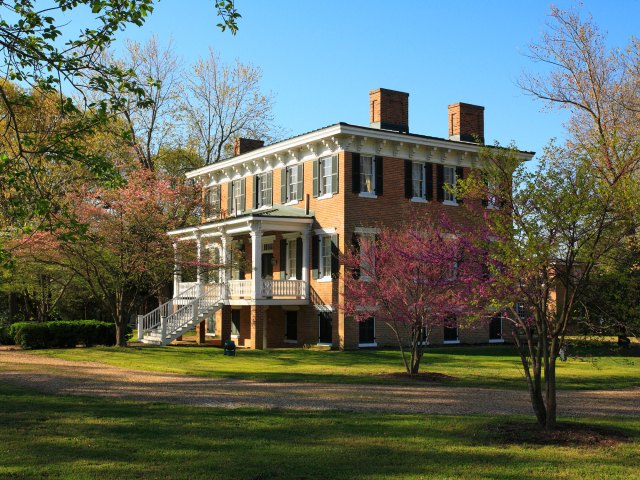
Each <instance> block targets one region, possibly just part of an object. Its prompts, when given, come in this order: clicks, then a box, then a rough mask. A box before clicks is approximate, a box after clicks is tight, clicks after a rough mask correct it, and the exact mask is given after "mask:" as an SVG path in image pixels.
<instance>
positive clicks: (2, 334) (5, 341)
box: [0, 326, 14, 345]
mask: <svg viewBox="0 0 640 480" xmlns="http://www.w3.org/2000/svg"><path fill="white" fill-rule="evenodd" d="M13 344H14V341H13V337H12V336H11V334H10V333H9V327H8V326H0V345H13Z"/></svg>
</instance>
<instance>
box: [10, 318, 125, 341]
mask: <svg viewBox="0 0 640 480" xmlns="http://www.w3.org/2000/svg"><path fill="white" fill-rule="evenodd" d="M9 334H10V335H11V337H13V340H14V342H15V343H16V344H17V345H20V346H21V347H22V348H72V347H75V346H76V345H78V344H84V345H86V346H88V347H90V346H92V345H108V346H111V345H114V344H115V338H116V328H115V325H114V324H113V323H109V322H99V321H96V320H75V321H69V320H61V321H55V322H46V323H31V322H19V323H14V324H13V325H11V328H10V331H9Z"/></svg>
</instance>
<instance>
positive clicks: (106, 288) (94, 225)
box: [21, 170, 199, 346]
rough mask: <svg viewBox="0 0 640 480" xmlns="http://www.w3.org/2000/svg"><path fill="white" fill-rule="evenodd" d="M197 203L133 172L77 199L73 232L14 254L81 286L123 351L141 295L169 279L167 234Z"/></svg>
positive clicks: (172, 186)
mask: <svg viewBox="0 0 640 480" xmlns="http://www.w3.org/2000/svg"><path fill="white" fill-rule="evenodd" d="M198 198H199V195H198V192H197V191H195V189H194V188H193V187H190V186H185V185H183V184H178V183H176V182H172V181H171V179H164V178H162V177H160V176H159V174H157V173H154V172H151V171H149V170H138V171H133V172H130V173H129V174H128V175H127V180H126V184H124V185H122V186H120V187H117V188H111V189H108V188H93V189H89V188H86V189H83V190H82V191H79V192H76V193H75V194H74V199H75V200H74V201H73V202H72V203H73V206H72V213H73V215H74V217H73V221H74V227H73V228H66V229H65V230H56V231H54V233H49V232H40V233H38V234H37V235H32V236H31V237H25V238H24V239H22V244H23V245H22V247H21V248H22V249H23V250H25V251H27V250H28V252H29V254H30V255H31V260H32V261H34V262H37V263H40V264H43V265H56V266H58V267H61V268H63V269H66V270H67V271H69V272H70V273H71V274H73V275H74V276H75V277H77V278H79V279H81V280H82V281H83V283H84V284H85V286H86V288H87V289H88V291H89V292H90V293H91V295H92V296H93V297H95V298H96V299H98V300H99V301H100V303H101V304H102V306H103V308H104V309H105V310H106V311H107V312H109V313H110V315H111V317H112V319H113V321H114V323H115V325H116V334H117V339H116V341H117V345H118V346H125V345H126V327H127V323H128V321H129V318H130V315H131V314H132V313H135V307H136V305H137V304H138V302H139V300H140V297H141V295H144V294H148V293H150V292H151V293H153V292H157V291H158V290H159V289H160V288H162V286H163V285H164V284H165V283H166V280H167V278H170V277H171V274H172V271H173V259H174V257H173V246H172V244H171V240H170V239H169V237H168V236H167V235H166V232H167V231H168V230H171V229H173V228H177V227H179V226H181V224H182V223H183V222H185V220H186V219H187V218H188V217H189V216H190V215H192V214H193V213H194V212H195V211H196V207H197V204H198ZM67 223H68V222H67Z"/></svg>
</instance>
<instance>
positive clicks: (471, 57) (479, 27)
mask: <svg viewBox="0 0 640 480" xmlns="http://www.w3.org/2000/svg"><path fill="white" fill-rule="evenodd" d="M556 4H557V5H559V6H560V7H568V6H570V5H572V4H575V2H567V1H562V2H557V3H556ZM237 7H238V9H239V10H240V12H241V14H242V19H241V20H240V30H239V32H238V34H237V35H236V36H232V35H231V34H230V33H228V32H225V33H222V32H220V31H219V29H218V27H216V24H217V23H218V22H219V19H218V18H217V17H216V15H215V10H214V7H213V1H212V0H188V1H186V0H183V1H175V0H165V1H161V2H160V3H158V4H157V5H156V7H155V11H154V13H153V14H152V16H151V17H150V18H149V20H148V21H147V23H146V24H145V25H144V27H142V28H128V29H127V30H126V31H124V32H122V33H121V37H120V38H132V39H135V40H139V41H144V40H146V39H147V38H148V37H149V36H150V35H152V34H153V33H156V34H157V35H158V36H159V38H160V39H161V40H162V39H168V38H169V37H172V38H173V41H174V44H175V47H176V50H177V52H178V53H179V54H180V55H181V56H182V57H184V59H185V60H186V61H187V62H193V61H194V60H195V59H196V58H197V57H198V56H204V55H206V53H207V50H208V48H209V47H210V46H211V47H213V48H214V49H216V50H217V51H218V52H219V53H220V55H221V57H222V58H223V59H224V60H225V61H228V62H231V61H233V60H234V59H235V58H239V59H240V60H241V61H243V62H244V63H252V64H254V65H257V66H260V67H261V68H262V70H263V75H264V77H263V87H264V89H265V90H270V91H272V92H273V93H274V94H275V95H276V106H275V115H276V119H277V121H278V122H279V123H280V124H281V125H282V126H283V127H284V128H285V129H286V130H287V131H288V132H289V133H290V134H292V135H294V134H298V133H303V132H306V131H309V130H313V129H316V128H319V127H322V126H325V125H329V124H333V123H336V122H338V121H344V122H348V123H353V124H359V125H368V122H369V118H368V115H369V112H368V92H369V90H371V89H374V88H378V87H384V88H391V89H396V90H402V91H406V92H409V93H410V97H409V127H410V130H411V131H412V132H414V133H421V134H426V135H434V136H439V137H445V136H446V135H447V105H448V104H450V103H454V102H458V101H462V102H468V103H474V104H478V105H483V106H485V137H486V139H487V141H488V142H492V141H493V140H499V141H500V142H501V143H503V144H504V143H508V142H510V141H511V140H514V141H515V142H516V144H517V146H518V147H519V148H521V149H525V150H535V151H537V152H540V151H541V149H542V147H543V146H544V145H545V144H546V143H547V142H548V140H549V139H550V138H551V137H559V138H561V137H562V133H563V132H562V123H563V121H564V119H565V117H564V115H563V114H562V113H561V112H557V111H543V107H544V105H543V104H542V103H540V102H539V101H536V100H534V99H532V98H531V97H528V96H526V95H525V94H523V92H522V91H520V90H519V89H518V87H517V86H516V84H515V82H516V80H517V78H518V77H519V75H520V74H521V72H522V71H523V70H524V69H527V68H528V69H533V70H535V69H536V68H538V67H537V66H536V65H535V64H532V63H531V61H530V60H529V59H528V58H526V56H525V55H524V54H525V53H526V52H527V45H528V44H529V43H530V42H532V41H535V40H537V39H539V38H540V35H541V32H542V31H543V30H544V28H545V22H546V21H547V15H548V12H549V3H547V2H544V1H532V0H528V1H524V0H518V1H507V0H503V1H497V0H485V1H477V0H475V1H472V0H458V1H456V2H455V3H454V2H443V1H434V0H406V1H399V0H396V1H393V2H390V1H377V0H376V1H374V0H369V1H364V0H343V1H340V2H338V1H321V0H316V1H303V0H297V1H285V0H281V1H280V0H272V1H257V0H253V1H249V0H237ZM582 10H583V12H588V13H591V14H592V15H593V17H594V19H595V21H596V23H598V24H599V26H600V27H601V29H602V30H605V31H607V32H608V33H609V42H610V43H611V45H617V46H623V45H625V44H626V43H627V41H628V40H629V38H630V37H631V35H633V34H639V33H640V32H638V27H637V25H638V18H639V17H640V1H638V0H633V1H632V0H627V1H622V0H616V1H608V2H605V1H585V2H584V4H583V8H582Z"/></svg>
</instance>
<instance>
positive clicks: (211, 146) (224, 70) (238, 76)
mask: <svg viewBox="0 0 640 480" xmlns="http://www.w3.org/2000/svg"><path fill="white" fill-rule="evenodd" d="M261 79H262V72H261V70H260V69H259V68H257V67H254V66H251V65H245V64H243V63H241V62H240V61H238V60H236V62H235V64H234V65H227V64H225V63H223V62H222V61H221V60H220V58H219V56H218V55H217V54H216V53H215V52H214V51H213V50H211V49H210V50H209V55H208V56H207V57H206V58H204V59H202V58H201V59H199V60H198V61H197V63H196V65H195V66H194V67H193V72H192V74H191V75H190V76H189V78H188V80H187V82H186V85H185V90H184V93H183V94H182V99H183V101H182V107H181V110H182V114H183V115H184V117H185V122H186V125H187V129H188V132H189V136H190V137H191V139H192V140H193V142H194V143H195V144H196V145H197V146H198V154H199V155H200V156H201V157H202V158H204V160H205V162H206V163H212V162H217V161H219V160H220V159H221V158H224V156H225V155H230V154H231V153H232V151H233V140H234V138H235V137H238V136H241V137H247V138H254V139H261V140H265V141H267V143H269V142H271V141H273V140H275V139H276V138H278V135H279V131H278V129H277V127H276V126H275V125H274V122H273V97H272V95H270V94H263V93H262V92H261V91H260V80H261Z"/></svg>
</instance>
